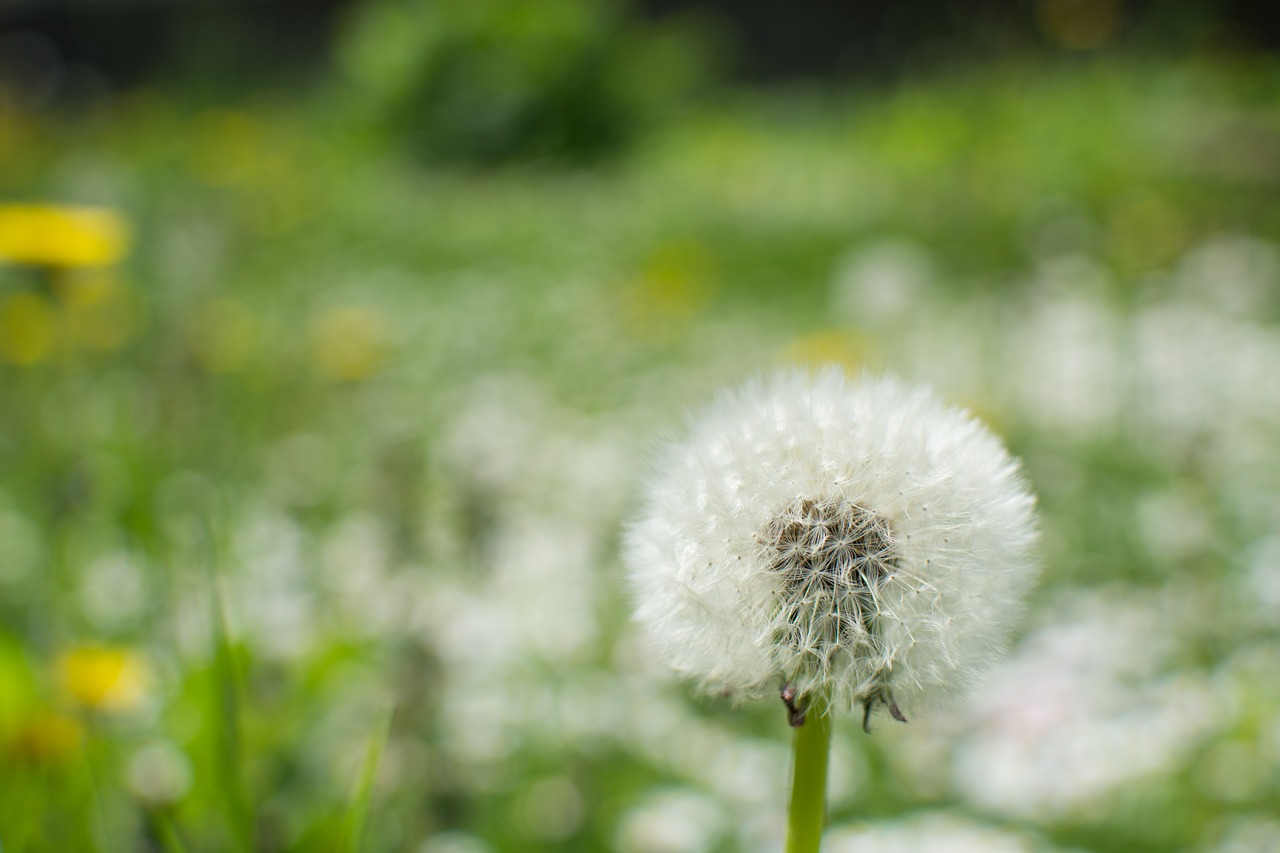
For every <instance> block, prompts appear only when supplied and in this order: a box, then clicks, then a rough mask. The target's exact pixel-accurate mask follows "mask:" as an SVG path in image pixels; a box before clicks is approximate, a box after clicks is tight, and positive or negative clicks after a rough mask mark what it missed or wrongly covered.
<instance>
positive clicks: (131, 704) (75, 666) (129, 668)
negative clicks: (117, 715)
mask: <svg viewBox="0 0 1280 853" xmlns="http://www.w3.org/2000/svg"><path fill="white" fill-rule="evenodd" d="M56 670H57V679H58V684H59V686H60V687H61V688H62V690H63V692H64V693H66V694H67V696H69V697H70V698H71V699H72V700H73V701H74V702H75V703H76V704H78V705H81V706H82V707H85V708H89V709H91V710H95V711H130V710H133V709H135V708H138V707H139V706H140V705H142V703H143V701H144V700H145V699H146V697H147V692H148V690H149V688H150V685H151V672H150V670H149V669H148V667H147V664H146V662H145V661H144V660H143V659H142V658H141V657H140V656H139V655H138V654H137V653H136V652H133V651H131V650H129V649H125V648H118V647H111V646H82V647H80V648H76V649H72V650H71V651H68V652H65V653H63V654H62V656H61V657H59V658H58V661H57V666H56Z"/></svg>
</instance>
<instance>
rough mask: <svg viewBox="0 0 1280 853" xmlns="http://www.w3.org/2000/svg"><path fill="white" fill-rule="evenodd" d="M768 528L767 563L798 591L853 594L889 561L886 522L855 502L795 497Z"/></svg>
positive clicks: (879, 576)
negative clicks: (769, 548) (770, 557)
mask: <svg viewBox="0 0 1280 853" xmlns="http://www.w3.org/2000/svg"><path fill="white" fill-rule="evenodd" d="M769 532H770V536H769V538H770V539H771V540H772V541H771V542H770V543H769V544H770V545H772V546H773V548H772V550H773V551H774V554H775V556H774V559H773V563H772V566H771V568H773V570H774V571H777V572H780V573H781V574H782V577H783V580H784V581H785V583H786V584H787V586H788V587H789V588H791V589H793V590H795V591H797V592H827V593H830V594H832V595H835V596H841V595H842V594H853V595H857V594H858V593H860V592H867V591H869V590H870V589H871V588H872V587H874V586H875V585H876V584H878V583H879V582H881V581H882V580H884V578H886V577H887V576H888V575H889V572H890V569H891V568H892V566H893V562H894V556H893V541H892V537H891V533H890V530H889V524H888V522H887V521H886V520H885V519H883V518H881V517H880V516H878V515H876V514H874V513H872V512H868V511H867V510H865V509H863V508H862V507H859V506H857V505H855V504H850V503H846V502H843V501H835V500H812V499H809V498H805V499H802V500H798V501H796V502H795V503H793V504H792V505H791V506H789V507H788V508H787V509H786V511H785V512H783V513H782V514H781V515H780V516H779V517H778V518H777V519H776V520H775V521H774V522H773V524H772V526H771V528H770V531H769Z"/></svg>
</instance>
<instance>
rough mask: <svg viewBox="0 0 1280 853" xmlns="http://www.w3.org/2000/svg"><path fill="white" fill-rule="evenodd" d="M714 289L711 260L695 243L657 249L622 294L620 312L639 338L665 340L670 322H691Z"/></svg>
mask: <svg viewBox="0 0 1280 853" xmlns="http://www.w3.org/2000/svg"><path fill="white" fill-rule="evenodd" d="M715 289H716V265H715V259H714V258H713V257H712V255H711V253H710V252H709V251H708V250H707V248H706V247H705V246H704V245H702V244H701V243H698V242H695V241H672V242H669V243H664V244H662V245H660V246H658V247H657V249H655V250H654V251H653V253H652V254H651V255H650V256H649V257H648V258H647V259H646V260H645V262H644V266H643V268H642V269H641V270H640V274H639V275H638V276H637V277H636V278H635V279H634V280H633V281H631V282H630V283H629V284H628V285H627V288H626V291H625V292H624V294H623V300H624V304H623V312H624V316H625V317H626V319H627V321H628V323H629V324H630V327H631V329H632V331H634V332H636V333H637V334H639V335H640V336H642V337H665V336H666V335H667V334H669V332H670V330H671V328H672V324H673V323H680V322H684V321H688V320H692V319H693V318H694V317H696V316H697V315H698V314H699V313H701V312H702V311H703V309H705V308H706V307H707V305H708V304H709V303H710V301H711V298H712V296H713V295H714V293H715Z"/></svg>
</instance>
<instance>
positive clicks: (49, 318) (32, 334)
mask: <svg viewBox="0 0 1280 853" xmlns="http://www.w3.org/2000/svg"><path fill="white" fill-rule="evenodd" d="M57 339H58V315H57V311H56V310H55V308H54V305H53V303H52V302H50V301H49V300H48V299H46V298H45V297H43V296H40V295H39V294H35V293H11V294H8V295H7V296H0V361H7V362H9V363H11V364H38V363H40V362H42V361H44V360H45V359H47V358H48V357H49V355H50V354H51V353H52V352H53V349H54V346H55V344H56V343H57Z"/></svg>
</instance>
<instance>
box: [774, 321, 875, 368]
mask: <svg viewBox="0 0 1280 853" xmlns="http://www.w3.org/2000/svg"><path fill="white" fill-rule="evenodd" d="M873 349H874V348H873V346H872V343H871V340H870V339H869V338H867V337H866V336H865V335H863V334H861V333H859V332H855V331H843V330H839V329H824V330H821V331H817V332H811V333H810V334H807V335H804V336H803V337H800V338H797V339H795V340H794V341H792V342H791V343H790V344H788V345H787V347H786V348H785V349H784V350H783V351H782V360H783V361H784V362H786V363H788V364H796V365H800V366H803V367H814V368H818V367H823V366H825V365H828V364H834V365H838V366H840V367H843V368H844V369H845V371H846V372H850V373H856V372H857V371H859V370H861V369H863V368H865V367H866V366H867V361H868V360H869V359H870V358H871V354H872V352H873Z"/></svg>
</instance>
